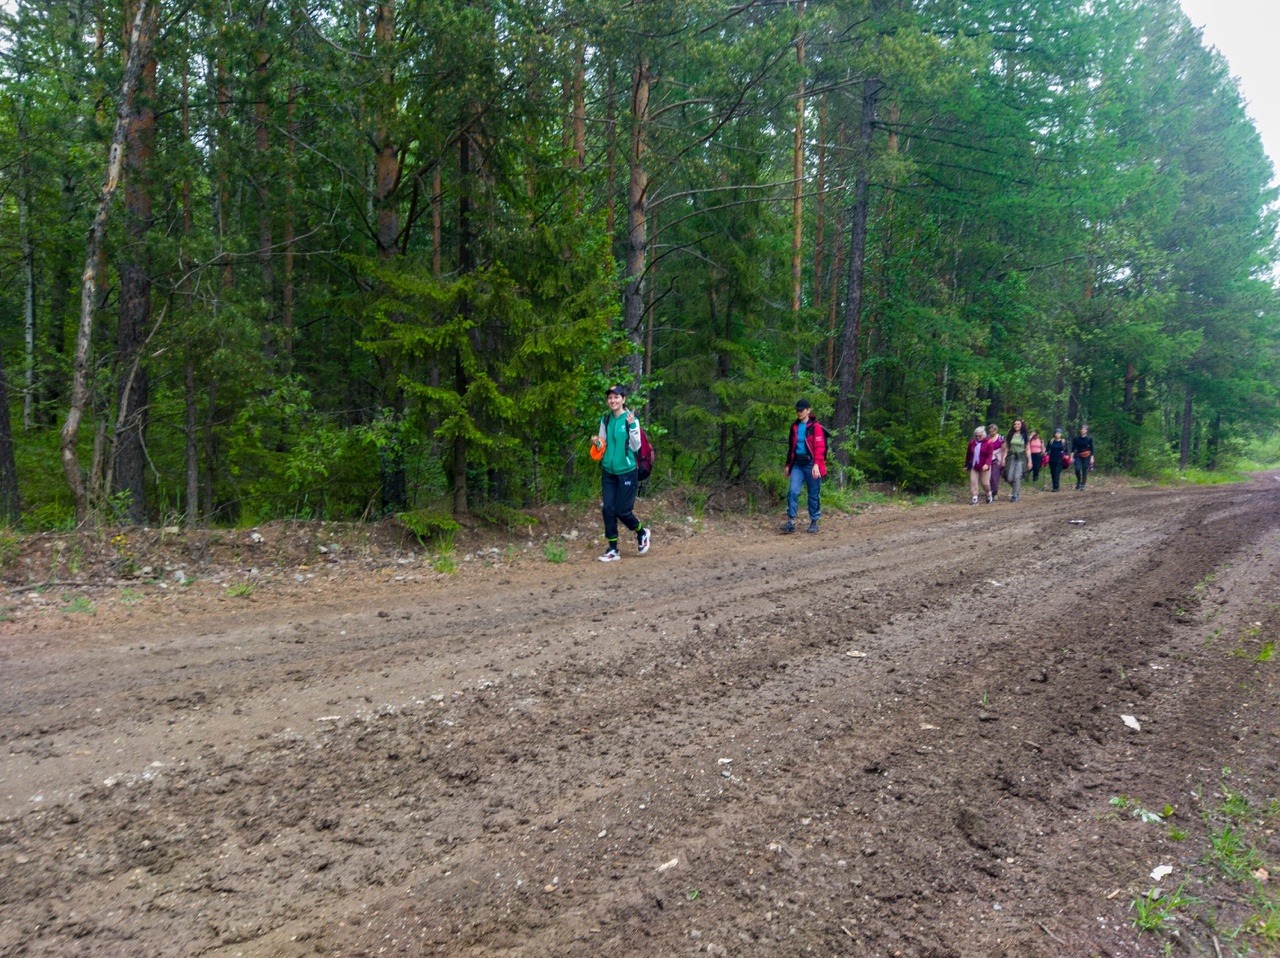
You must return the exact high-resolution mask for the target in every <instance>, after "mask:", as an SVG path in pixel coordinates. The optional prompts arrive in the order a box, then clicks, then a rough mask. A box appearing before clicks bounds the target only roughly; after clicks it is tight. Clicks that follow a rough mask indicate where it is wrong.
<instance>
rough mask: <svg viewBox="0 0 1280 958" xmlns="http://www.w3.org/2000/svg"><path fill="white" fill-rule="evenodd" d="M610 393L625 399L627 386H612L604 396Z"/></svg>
mask: <svg viewBox="0 0 1280 958" xmlns="http://www.w3.org/2000/svg"><path fill="white" fill-rule="evenodd" d="M609 393H617V394H618V395H619V396H621V397H622V398H623V399H625V398H626V397H627V387H626V386H610V387H609V388H608V389H606V390H605V391H604V394H605V395H606V396H607V395H609Z"/></svg>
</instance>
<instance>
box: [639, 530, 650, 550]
mask: <svg viewBox="0 0 1280 958" xmlns="http://www.w3.org/2000/svg"><path fill="white" fill-rule="evenodd" d="M636 547H637V551H639V553H640V554H641V555H644V554H645V553H646V552H648V551H649V530H648V529H643V530H641V531H640V532H638V533H637V534H636Z"/></svg>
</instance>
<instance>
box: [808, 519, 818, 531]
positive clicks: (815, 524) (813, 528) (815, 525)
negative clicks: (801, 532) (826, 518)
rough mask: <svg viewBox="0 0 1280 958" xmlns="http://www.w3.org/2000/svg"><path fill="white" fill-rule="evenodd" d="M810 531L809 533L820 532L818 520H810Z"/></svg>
mask: <svg viewBox="0 0 1280 958" xmlns="http://www.w3.org/2000/svg"><path fill="white" fill-rule="evenodd" d="M808 531H809V532H817V531H818V520H817V519H810V520H809V529H808Z"/></svg>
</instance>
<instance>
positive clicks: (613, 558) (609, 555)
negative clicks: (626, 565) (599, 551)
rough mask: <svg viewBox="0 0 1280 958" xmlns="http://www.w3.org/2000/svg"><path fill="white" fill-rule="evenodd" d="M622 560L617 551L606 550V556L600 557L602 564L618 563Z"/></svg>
mask: <svg viewBox="0 0 1280 958" xmlns="http://www.w3.org/2000/svg"><path fill="white" fill-rule="evenodd" d="M621 558H622V554H621V553H620V552H618V550H617V549H606V550H605V552H604V555H602V556H601V557H600V561H601V562H617V561H618V560H619V559H621Z"/></svg>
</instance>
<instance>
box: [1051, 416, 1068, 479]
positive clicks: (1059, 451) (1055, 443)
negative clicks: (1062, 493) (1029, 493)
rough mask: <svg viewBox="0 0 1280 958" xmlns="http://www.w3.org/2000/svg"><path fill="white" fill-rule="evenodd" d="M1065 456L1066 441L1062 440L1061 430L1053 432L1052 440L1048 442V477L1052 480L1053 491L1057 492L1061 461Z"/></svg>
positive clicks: (1060, 476)
mask: <svg viewBox="0 0 1280 958" xmlns="http://www.w3.org/2000/svg"><path fill="white" fill-rule="evenodd" d="M1066 454H1067V441H1066V440H1065V439H1063V438H1062V430H1061V429H1055V430H1054V431H1053V439H1052V440H1050V442H1049V477H1050V478H1051V479H1052V480H1053V491H1054V492H1057V491H1058V483H1059V482H1061V481H1062V460H1063V458H1064V457H1065V456H1066Z"/></svg>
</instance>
